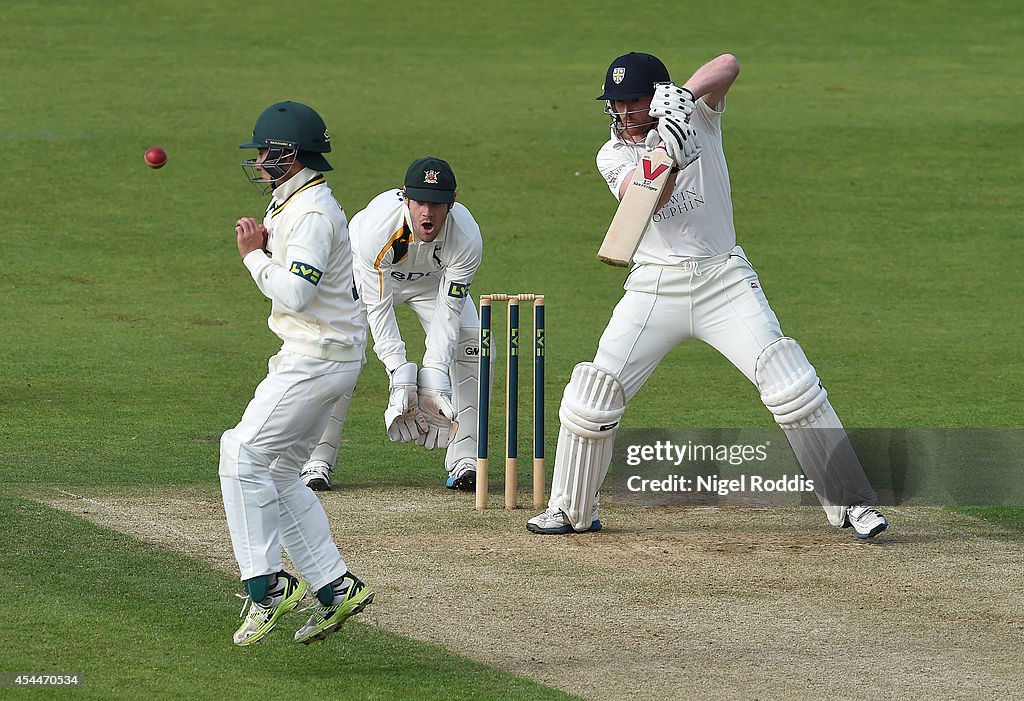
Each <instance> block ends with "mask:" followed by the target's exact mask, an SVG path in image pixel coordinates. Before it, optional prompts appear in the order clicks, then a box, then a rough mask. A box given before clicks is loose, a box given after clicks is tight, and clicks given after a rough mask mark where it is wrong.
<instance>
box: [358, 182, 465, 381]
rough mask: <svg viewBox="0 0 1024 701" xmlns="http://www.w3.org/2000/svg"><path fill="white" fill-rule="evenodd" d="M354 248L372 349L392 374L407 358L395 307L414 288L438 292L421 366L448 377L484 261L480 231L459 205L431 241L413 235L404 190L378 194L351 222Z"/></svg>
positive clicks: (456, 204) (450, 213)
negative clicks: (465, 310)
mask: <svg viewBox="0 0 1024 701" xmlns="http://www.w3.org/2000/svg"><path fill="white" fill-rule="evenodd" d="M351 235H352V247H353V252H354V254H355V268H356V275H357V278H358V282H359V291H360V295H361V296H362V301H363V303H364V304H365V305H366V314H367V318H368V320H369V322H370V331H371V332H372V333H373V344H374V345H373V350H374V352H375V353H376V354H377V357H378V358H380V360H381V362H382V363H384V366H385V367H386V368H387V369H388V371H389V372H394V370H395V368H397V367H398V366H399V365H401V364H403V363H405V362H406V361H407V358H406V349H405V343H404V342H403V341H402V335H401V333H400V332H399V329H398V322H397V321H396V319H395V304H396V302H398V301H401V300H402V299H403V298H404V297H406V296H408V294H407V293H408V292H410V291H412V290H417V291H422V293H423V294H434V295H435V302H434V312H433V316H432V319H431V322H430V329H429V331H428V332H427V338H426V353H425V354H424V356H423V363H422V367H432V368H437V369H439V370H444V371H445V372H448V366H449V365H450V364H451V362H452V358H453V355H454V353H455V346H456V344H457V342H458V337H459V326H460V321H461V319H462V309H463V306H464V304H465V302H466V299H467V297H468V295H469V286H470V284H471V283H472V282H473V276H474V275H476V271H477V268H478V267H480V260H481V257H482V256H483V239H482V238H481V237H480V227H479V226H478V225H477V223H476V221H475V220H474V219H473V215H472V214H470V213H469V210H468V209H466V208H465V207H464V206H463V205H461V204H459V203H458V202H456V203H455V204H454V205H453V206H452V209H451V211H450V212H448V216H447V217H446V218H445V221H444V224H443V225H442V226H441V231H440V232H439V233H438V235H437V237H436V238H435V239H434V240H433V241H429V242H427V241H420V240H418V239H417V238H416V236H415V235H414V234H413V231H412V222H411V221H410V218H409V208H408V207H407V206H406V203H405V199H404V198H403V196H402V191H401V190H397V189H396V190H388V191H387V192H383V193H381V194H379V195H377V196H376V197H374V198H373V199H372V200H371V201H370V203H369V204H368V205H367V206H366V209H364V210H363V211H361V212H359V213H358V214H356V215H355V216H354V217H352V226H351Z"/></svg>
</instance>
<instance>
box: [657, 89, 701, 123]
mask: <svg viewBox="0 0 1024 701" xmlns="http://www.w3.org/2000/svg"><path fill="white" fill-rule="evenodd" d="M695 106H696V105H695V104H694V101H693V93H692V92H690V91H689V90H688V89H686V88H681V87H679V86H677V85H675V84H674V83H655V84H654V98H653V99H652V100H651V111H650V115H651V116H652V117H654V118H655V119H661V118H662V117H671V118H672V119H675V120H678V121H681V122H689V121H690V114H691V113H692V112H693V109H694V107H695Z"/></svg>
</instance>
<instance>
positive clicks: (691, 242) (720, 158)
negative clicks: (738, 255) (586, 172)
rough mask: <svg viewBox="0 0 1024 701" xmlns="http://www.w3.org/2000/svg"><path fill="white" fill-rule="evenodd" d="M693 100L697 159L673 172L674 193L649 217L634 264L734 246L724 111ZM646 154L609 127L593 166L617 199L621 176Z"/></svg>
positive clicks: (703, 254) (674, 259)
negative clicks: (648, 223)
mask: <svg viewBox="0 0 1024 701" xmlns="http://www.w3.org/2000/svg"><path fill="white" fill-rule="evenodd" d="M719 107H720V108H721V109H720V111H716V110H714V109H712V108H711V107H709V106H708V105H707V104H706V103H705V102H704V100H703V99H700V100H697V102H696V107H695V109H694V110H693V113H692V114H691V115H690V125H691V126H693V128H694V130H695V131H696V132H697V138H698V139H699V140H700V141H699V143H700V145H701V147H702V151H701V155H700V158H698V159H697V160H696V161H694V162H693V163H691V164H690V165H688V166H687V167H686V168H684V169H683V170H681V171H680V172H679V173H677V174H676V184H675V188H674V189H673V191H672V195H671V197H670V198H669V200H668V202H667V203H666V204H665V206H664V207H662V208H661V209H659V210H657V211H656V212H655V213H654V216H653V217H652V218H651V224H650V226H649V227H648V228H647V233H646V234H644V237H643V239H641V241H640V247H639V248H638V249H637V252H636V255H635V256H633V261H634V262H635V263H655V264H659V265H672V264H675V263H680V262H682V261H684V260H687V259H690V258H706V257H708V256H715V255H719V254H721V253H725V252H727V251H729V250H731V249H732V248H733V246H735V245H736V230H735V229H734V228H733V218H732V188H731V186H730V184H729V168H728V166H727V165H726V162H725V151H724V150H723V148H722V112H724V111H725V102H724V100H723V101H722V103H721V104H720V105H719ZM644 153H646V148H645V147H644V145H643V143H639V144H632V143H626V142H624V141H622V140H621V139H619V138H618V137H617V136H616V135H615V133H614V130H613V133H612V138H611V139H609V140H608V142H607V143H605V145H604V146H602V147H601V150H600V151H599V152H598V154H597V169H598V170H599V171H600V172H601V175H603V176H604V179H605V181H606V182H607V183H608V187H609V188H610V189H611V191H612V194H613V195H615V197H616V198H618V196H619V186H620V185H621V183H622V180H623V178H625V177H627V176H628V175H629V174H630V173H631V172H632V170H633V169H634V168H635V167H636V166H637V165H639V163H640V158H641V157H642V156H643V155H644Z"/></svg>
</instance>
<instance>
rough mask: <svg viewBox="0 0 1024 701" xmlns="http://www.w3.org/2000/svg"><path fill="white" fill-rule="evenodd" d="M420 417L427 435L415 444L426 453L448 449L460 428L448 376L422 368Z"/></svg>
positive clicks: (422, 435) (421, 436) (420, 375)
mask: <svg viewBox="0 0 1024 701" xmlns="http://www.w3.org/2000/svg"><path fill="white" fill-rule="evenodd" d="M417 380H418V384H419V398H420V415H421V416H422V417H423V419H424V421H425V422H426V431H425V432H424V433H422V434H420V436H419V437H418V438H417V439H416V442H417V443H419V444H420V445H422V446H423V447H424V448H426V449H427V450H433V449H434V448H447V447H448V444H449V443H451V440H452V436H454V435H455V431H456V430H458V428H459V422H458V421H456V420H455V407H454V406H453V405H452V381H451V378H449V377H448V373H447V372H445V371H443V370H438V369H436V368H420V372H419V376H418V378H417Z"/></svg>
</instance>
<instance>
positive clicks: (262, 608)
mask: <svg viewBox="0 0 1024 701" xmlns="http://www.w3.org/2000/svg"><path fill="white" fill-rule="evenodd" d="M305 595H306V583H305V582H303V581H302V580H300V579H298V578H297V577H293V576H292V575H290V574H288V573H287V572H278V573H277V582H275V583H274V585H273V586H272V587H271V588H270V591H269V592H267V598H265V599H264V600H263V601H259V602H256V601H253V600H252V598H251V597H248V596H242V595H241V594H239V595H238V596H239V597H240V598H243V599H245V604H243V605H242V612H241V613H240V614H239V615H241V616H244V617H245V621H244V622H243V623H242V625H241V626H239V628H238V630H236V631H235V645H241V646H242V647H245V646H246V645H252V644H253V643H258V642H259V641H261V640H263V638H264V637H266V635H267V633H269V632H270V631H272V630H273V629H274V626H276V625H277V622H278V621H279V620H280V619H281V616H283V615H285V614H286V613H288V612H289V611H291V610H292V609H293V608H295V607H296V606H298V604H299V600H300V599H302V597H303V596H305ZM246 609H248V610H249V612H248V614H246Z"/></svg>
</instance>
